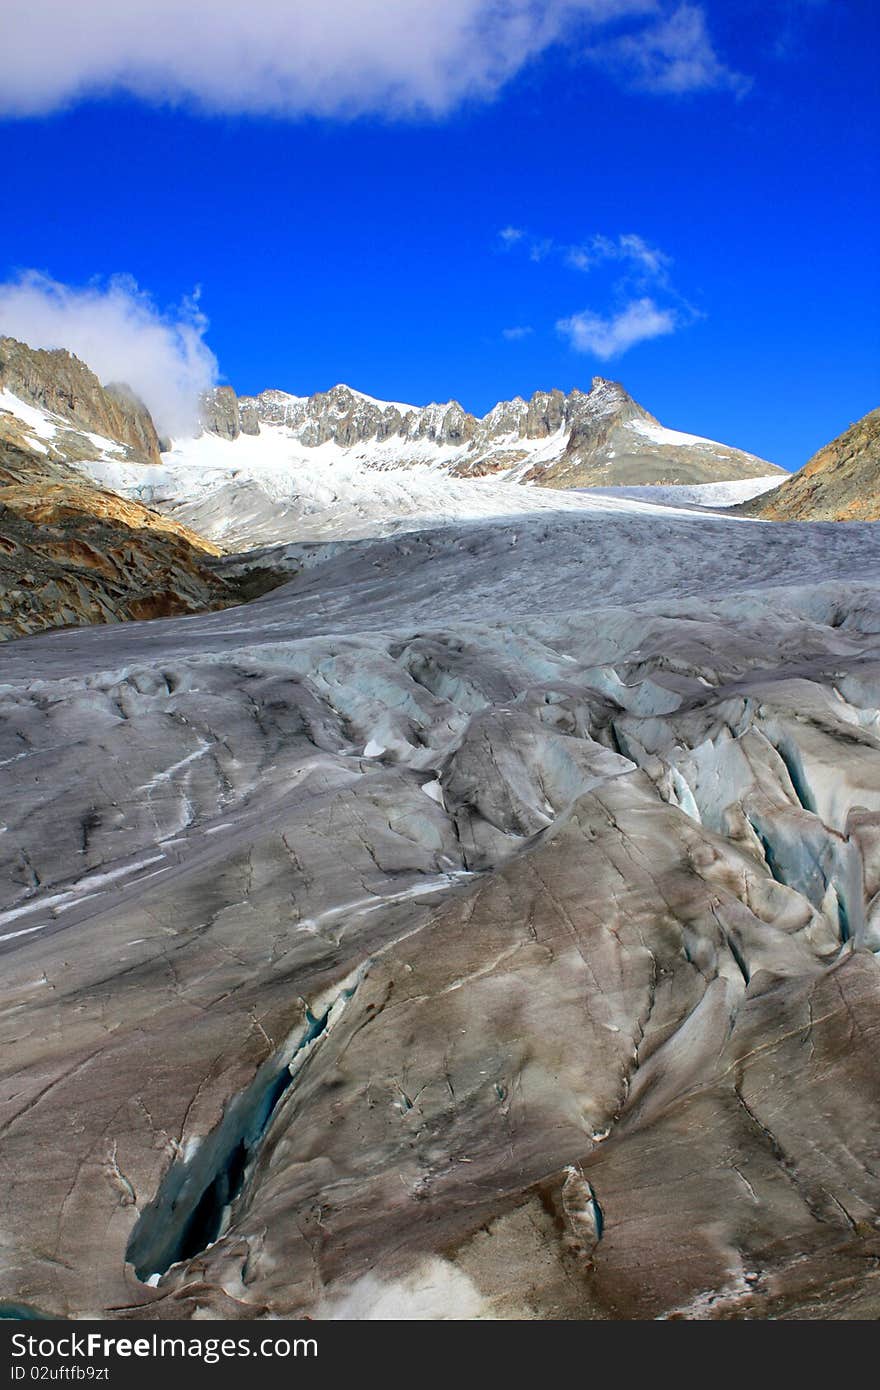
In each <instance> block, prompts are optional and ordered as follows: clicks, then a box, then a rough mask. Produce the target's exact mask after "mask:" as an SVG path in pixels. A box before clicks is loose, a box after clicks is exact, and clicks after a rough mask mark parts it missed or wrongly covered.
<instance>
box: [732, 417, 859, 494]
mask: <svg viewBox="0 0 880 1390" xmlns="http://www.w3.org/2000/svg"><path fill="white" fill-rule="evenodd" d="M740 510H741V511H743V512H744V513H745V514H746V515H748V516H761V517H766V518H767V519H768V520H770V521H877V520H880V409H878V410H872V411H870V412H869V413H868V414H867V415H865V416H863V417H862V419H861V420H857V421H856V423H855V424H854V425H850V427H849V429H848V430H845V431H844V432H843V434H841V435H838V437H837V438H836V439H833V440H832V441H831V443H830V444H826V445H825V446H824V447H823V448H822V449H820V450H819V451H818V453H816V454H814V455H813V457H812V458H811V459H810V461H809V463H807V464H805V465H804V467H803V468H802V469H801V470H800V472H799V473H796V474H795V475H794V477H793V478H791V479H790V480H789V481H788V482H786V483H783V484H782V486H781V487H780V488H776V489H774V490H773V491H772V492H767V493H764V494H763V495H762V496H761V497H760V498H755V499H753V500H752V501H750V502H747V503H745V504H744V505H743V506H742V507H741V508H740Z"/></svg>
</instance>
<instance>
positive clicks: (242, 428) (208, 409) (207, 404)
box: [199, 386, 260, 440]
mask: <svg viewBox="0 0 880 1390" xmlns="http://www.w3.org/2000/svg"><path fill="white" fill-rule="evenodd" d="M199 419H200V422H201V426H202V429H204V430H207V431H208V433H209V434H216V435H217V436H218V438H220V439H229V440H232V439H238V436H239V435H240V434H259V432H260V422H259V416H258V413H257V411H256V409H255V407H254V406H253V404H251V403H249V402H247V401H239V399H238V397H237V396H236V394H235V392H234V391H233V389H232V387H231V386H215V387H214V389H213V390H212V391H206V392H205V394H204V395H203V396H202V398H201V400H200V402H199Z"/></svg>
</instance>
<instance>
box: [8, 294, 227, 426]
mask: <svg viewBox="0 0 880 1390" xmlns="http://www.w3.org/2000/svg"><path fill="white" fill-rule="evenodd" d="M207 326H208V321H207V319H206V318H205V316H204V314H203V313H202V312H201V310H200V309H199V307H198V302H197V299H195V298H193V299H188V300H184V301H183V303H182V304H180V305H178V306H176V307H175V308H174V309H172V310H169V311H166V312H163V311H162V310H160V309H159V308H158V307H157V306H156V304H155V303H154V302H153V300H152V299H151V298H150V296H149V295H148V294H147V293H146V292H145V291H143V290H142V289H140V288H139V286H138V285H137V283H136V281H135V280H133V279H132V278H131V277H130V276H127V275H116V276H113V277H112V278H111V279H110V280H107V281H102V282H93V283H91V284H89V285H85V286H81V287H73V286H70V285H63V284H61V283H59V281H57V280H53V279H51V277H50V276H48V275H44V274H41V273H40V272H38V271H33V270H31V271H25V272H24V273H22V274H21V275H20V276H18V278H17V279H14V280H9V281H7V282H6V283H5V284H0V332H2V333H7V334H9V335H10V336H12V337H14V338H19V339H20V340H21V341H22V342H25V343H28V344H29V346H30V347H37V348H67V349H68V351H70V352H72V353H74V354H75V355H76V356H77V357H79V358H81V359H82V360H83V361H84V362H85V363H87V365H88V366H89V367H91V369H92V371H93V372H95V374H96V375H97V376H98V377H99V378H100V380H101V381H102V382H103V383H104V385H107V384H108V383H109V382H125V383H127V385H129V386H130V387H132V389H133V390H134V391H136V392H137V394H138V395H139V396H140V397H141V399H142V400H143V401H144V403H145V404H146V405H147V407H148V408H149V410H150V412H151V414H152V416H153V419H154V420H155V422H156V425H157V426H158V428H159V430H160V431H161V432H164V433H167V434H180V433H186V432H188V431H189V430H191V429H192V427H193V426H194V424H195V421H196V407H197V401H198V397H199V394H200V393H201V392H202V391H205V390H207V388H208V387H210V386H211V385H213V383H214V382H215V381H216V379H217V360H216V358H215V357H214V354H213V353H212V352H211V350H210V348H209V347H208V346H207V344H206V343H205V341H204V334H205V330H206V329H207Z"/></svg>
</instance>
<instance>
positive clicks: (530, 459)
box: [201, 376, 783, 488]
mask: <svg viewBox="0 0 880 1390" xmlns="http://www.w3.org/2000/svg"><path fill="white" fill-rule="evenodd" d="M201 418H202V424H203V428H204V429H206V430H207V431H209V432H210V433H212V434H216V435H217V436H219V437H220V438H222V439H227V440H229V441H234V440H237V439H238V438H239V437H240V436H241V435H250V436H255V435H258V434H259V433H260V432H261V430H262V429H263V428H264V427H275V428H280V429H283V430H284V431H285V432H286V433H287V435H288V436H289V437H290V438H291V439H292V440H295V441H296V442H297V443H298V444H300V445H302V446H303V447H304V448H306V449H315V448H320V447H321V446H322V445H325V444H329V443H332V444H335V445H337V446H338V447H340V448H342V449H352V450H356V449H357V448H358V447H359V446H362V447H363V448H364V450H365V453H364V458H365V461H366V462H368V463H372V464H373V466H376V467H383V468H400V467H413V466H415V465H416V464H419V463H424V462H430V461H433V460H432V459H431V458H430V451H431V449H433V451H434V452H435V454H436V455H437V460H436V461H437V462H442V463H443V464H444V465H445V467H446V468H447V470H448V471H449V473H450V475H451V476H453V477H480V476H484V475H487V474H501V473H503V474H505V475H506V476H508V477H509V478H510V480H511V481H516V482H522V483H538V484H540V485H542V486H545V487H557V488H559V487H587V486H590V485H594V484H608V483H634V484H638V483H700V482H713V481H720V480H725V481H726V480H729V479H731V478H745V477H764V476H767V475H768V474H771V473H773V472H776V471H779V472H780V473H782V471H783V470H781V469H780V470H777V469H776V468H775V466H774V465H773V464H768V463H767V462H766V461H765V460H762V459H759V458H757V457H756V456H754V455H752V454H747V453H745V452H744V451H742V450H739V449H733V448H730V447H729V446H727V445H724V444H718V443H716V442H715V441H713V440H709V439H704V438H702V437H700V436H696V435H687V434H683V433H681V432H680V431H675V430H667V429H665V428H664V426H662V425H661V424H660V422H659V421H658V420H657V419H656V418H655V417H654V416H653V415H651V414H650V413H649V412H648V411H647V410H645V409H644V408H643V407H642V406H641V405H639V404H638V403H637V402H636V401H634V400H633V398H632V397H631V396H630V395H629V394H628V392H627V391H626V390H625V389H624V387H623V386H622V385H621V384H620V383H619V382H615V381H608V380H606V379H605V378H603V377H598V376H597V377H594V378H593V381H592V385H591V388H590V390H589V392H584V391H580V390H578V389H575V390H573V391H570V392H569V393H568V394H567V395H566V394H565V393H564V392H562V391H559V390H552V391H536V392H534V394H533V395H532V396H531V397H530V398H529V399H528V400H526V399H524V398H523V397H522V396H515V397H514V398H513V399H512V400H508V401H499V402H498V404H497V405H495V406H493V408H492V409H491V410H490V411H489V412H488V413H487V414H486V415H484V416H482V417H478V416H475V415H471V414H469V413H468V412H467V411H466V410H465V409H464V408H463V406H461V405H460V404H459V403H458V401H447V402H445V403H436V402H434V403H432V404H430V405H427V406H423V407H419V406H410V405H404V404H402V403H400V402H389V401H378V400H375V399H374V398H373V397H371V396H367V395H364V394H363V393H362V392H359V391H355V390H353V389H352V388H351V387H349V386H345V385H338V386H334V387H333V388H332V389H331V390H330V391H322V392H317V393H316V394H315V395H312V396H293V395H290V394H288V393H287V392H284V391H278V390H270V391H263V392H261V393H260V395H258V396H242V397H237V396H236V395H235V393H234V391H233V390H232V388H231V387H228V386H224V387H218V388H216V389H215V390H214V391H212V392H209V393H208V394H207V395H206V396H205V397H203V399H202V407H201ZM426 446H427V451H426ZM536 446H538V447H537V448H536ZM548 446H549V447H548ZM371 453H373V454H375V457H374V458H370V454H371Z"/></svg>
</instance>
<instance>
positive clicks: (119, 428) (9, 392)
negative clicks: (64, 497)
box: [0, 338, 160, 463]
mask: <svg viewBox="0 0 880 1390" xmlns="http://www.w3.org/2000/svg"><path fill="white" fill-rule="evenodd" d="M10 397H11V398H12V399H9V398H10ZM22 402H23V403H24V404H25V405H26V406H31V407H36V409H37V411H38V412H46V413H48V414H49V415H50V416H54V417H56V419H57V420H58V421H59V428H58V429H56V431H55V432H54V434H55V437H54V442H53V451H54V452H55V453H56V454H59V455H60V456H61V457H64V458H66V457H70V458H76V457H83V456H85V457H89V456H94V450H95V447H96V445H95V442H94V439H93V437H92V436H93V435H95V434H97V435H99V436H101V438H102V443H106V441H107V440H109V441H111V442H112V443H113V444H115V445H116V446H117V449H118V450H119V452H120V453H121V454H122V455H124V456H125V457H128V458H132V459H136V460H139V461H140V462H143V463H158V462H159V449H160V440H159V437H158V435H157V433H156V427H155V425H154V424H153V420H152V416H151V415H150V413H149V411H148V410H147V408H146V406H145V405H144V403H143V402H142V401H140V400H138V398H137V396H136V395H135V394H134V392H133V391H132V390H131V389H130V387H128V386H125V385H122V384H112V385H109V386H102V385H101V383H100V381H99V380H98V378H97V377H96V376H95V374H94V372H92V371H90V370H89V368H88V367H87V366H86V364H85V363H84V362H81V361H80V360H79V358H78V357H74V356H73V355H72V353H69V352H65V351H63V350H62V349H56V350H52V351H43V350H42V349H38V348H31V347H28V346H27V344H25V343H20V342H18V341H17V340H16V339H15V338H0V410H4V409H5V410H6V411H9V410H12V411H13V413H16V410H15V407H16V404H20V403H22ZM65 426H67V428H66V429H65ZM90 444H91V446H92V447H91V449H90V448H89V445H90ZM97 447H99V448H100V447H101V446H100V445H99V446H97Z"/></svg>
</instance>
